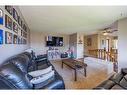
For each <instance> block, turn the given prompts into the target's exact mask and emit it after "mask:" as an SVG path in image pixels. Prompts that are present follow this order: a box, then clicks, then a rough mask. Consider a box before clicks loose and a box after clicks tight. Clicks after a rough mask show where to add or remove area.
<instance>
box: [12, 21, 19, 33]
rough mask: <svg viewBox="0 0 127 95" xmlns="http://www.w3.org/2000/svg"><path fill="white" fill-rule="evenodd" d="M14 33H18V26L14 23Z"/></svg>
mask: <svg viewBox="0 0 127 95" xmlns="http://www.w3.org/2000/svg"><path fill="white" fill-rule="evenodd" d="M13 31H14V32H15V33H18V24H16V23H15V22H13Z"/></svg>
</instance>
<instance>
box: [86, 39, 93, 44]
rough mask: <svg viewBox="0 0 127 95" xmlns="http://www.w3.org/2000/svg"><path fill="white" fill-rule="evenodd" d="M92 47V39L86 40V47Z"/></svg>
mask: <svg viewBox="0 0 127 95" xmlns="http://www.w3.org/2000/svg"><path fill="white" fill-rule="evenodd" d="M91 45H92V39H91V38H87V46H91Z"/></svg>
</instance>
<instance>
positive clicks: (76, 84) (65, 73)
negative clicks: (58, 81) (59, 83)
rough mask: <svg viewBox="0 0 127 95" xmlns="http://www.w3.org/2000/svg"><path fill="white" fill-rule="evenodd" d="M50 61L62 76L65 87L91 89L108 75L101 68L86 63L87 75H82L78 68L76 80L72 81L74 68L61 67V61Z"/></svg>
mask: <svg viewBox="0 0 127 95" xmlns="http://www.w3.org/2000/svg"><path fill="white" fill-rule="evenodd" d="M51 63H52V64H53V65H54V67H55V68H56V70H57V71H58V73H59V74H60V75H61V76H62V77H63V79H64V82H65V87H66V89H92V88H94V87H96V86H97V85H98V84H100V83H101V82H102V81H104V80H106V78H108V77H109V76H108V75H107V73H106V71H105V70H104V69H103V68H95V66H91V65H88V64H87V65H88V66H87V77H85V76H84V73H83V70H80V71H78V79H77V81H74V70H72V69H70V68H69V67H67V66H66V65H64V68H63V69H62V68H61V61H51Z"/></svg>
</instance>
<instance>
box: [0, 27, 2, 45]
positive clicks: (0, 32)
mask: <svg viewBox="0 0 127 95" xmlns="http://www.w3.org/2000/svg"><path fill="white" fill-rule="evenodd" d="M0 44H3V30H1V29H0Z"/></svg>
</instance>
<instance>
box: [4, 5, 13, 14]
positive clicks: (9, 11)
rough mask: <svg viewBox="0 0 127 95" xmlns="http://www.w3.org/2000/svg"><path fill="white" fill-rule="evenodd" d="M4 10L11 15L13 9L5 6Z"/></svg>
mask: <svg viewBox="0 0 127 95" xmlns="http://www.w3.org/2000/svg"><path fill="white" fill-rule="evenodd" d="M5 9H6V10H7V12H8V13H9V14H10V15H12V12H13V7H12V6H5Z"/></svg>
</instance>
